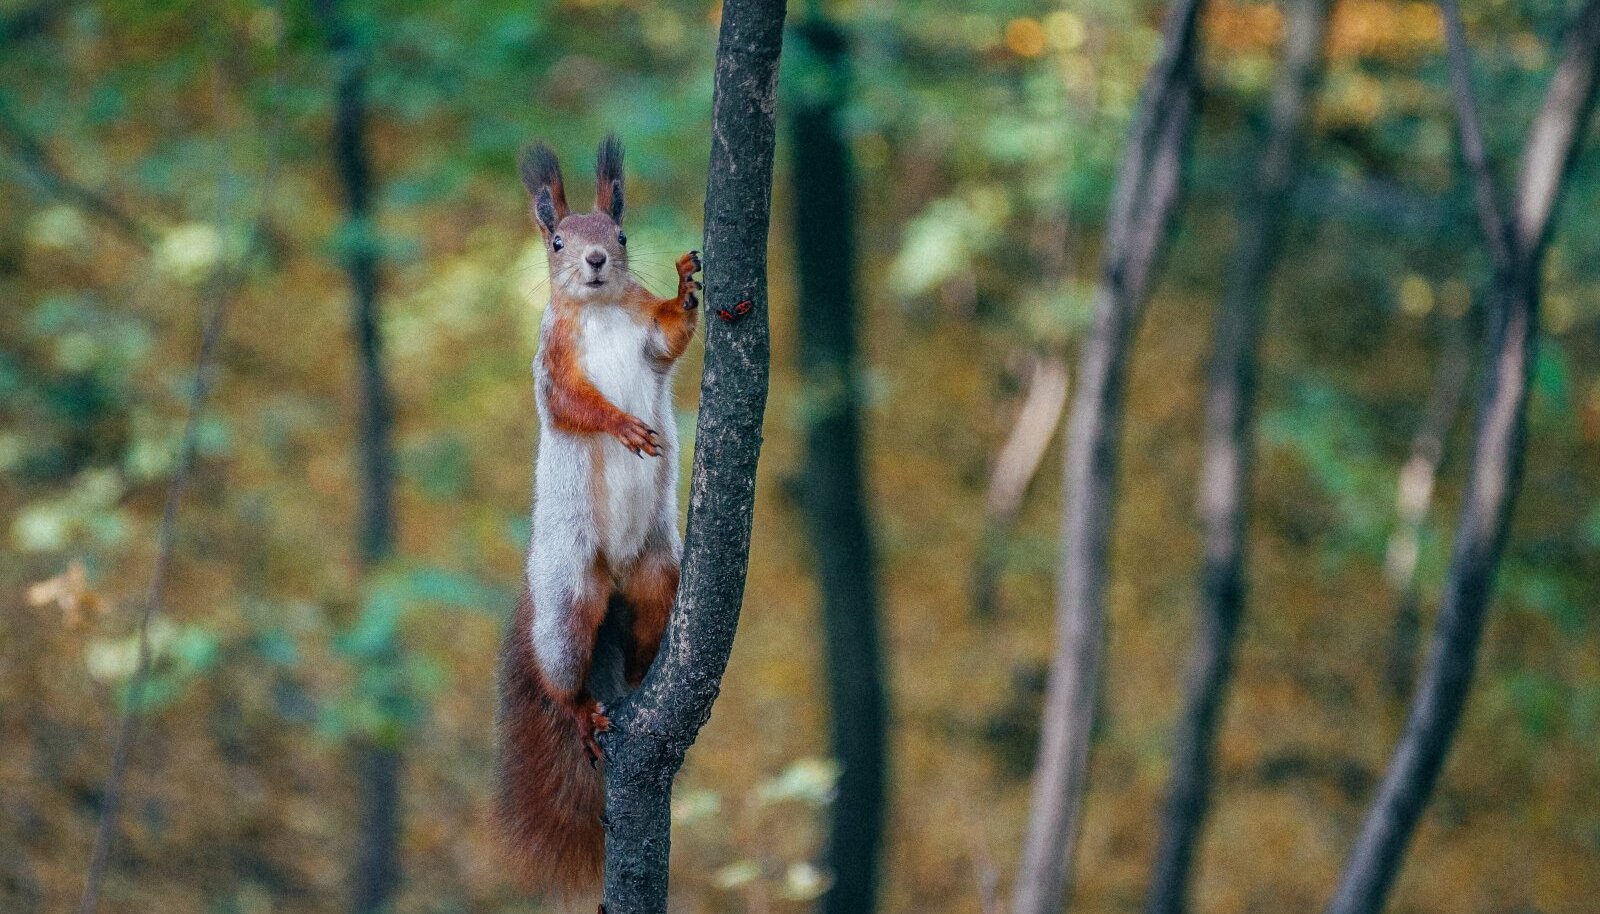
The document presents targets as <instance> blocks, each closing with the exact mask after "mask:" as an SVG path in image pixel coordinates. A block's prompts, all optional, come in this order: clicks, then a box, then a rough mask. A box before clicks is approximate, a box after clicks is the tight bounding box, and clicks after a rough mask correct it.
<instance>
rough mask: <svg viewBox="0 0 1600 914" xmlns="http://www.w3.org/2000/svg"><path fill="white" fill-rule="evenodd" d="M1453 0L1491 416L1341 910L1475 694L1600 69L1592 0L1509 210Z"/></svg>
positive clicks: (1387, 865)
mask: <svg viewBox="0 0 1600 914" xmlns="http://www.w3.org/2000/svg"><path fill="white" fill-rule="evenodd" d="M1440 6H1441V8H1442V9H1443V11H1444V16H1445V35H1446V39H1447V41H1448V43H1449V51H1450V71H1451V73H1450V75H1451V84H1452V87H1453V88H1454V90H1455V97H1456V116H1457V120H1458V126H1459V129H1460V134H1461V148H1462V155H1463V158H1464V159H1465V160H1466V162H1467V166H1468V169H1469V171H1470V173H1471V176H1472V178H1473V183H1474V186H1475V191H1476V196H1477V200H1478V209H1479V220H1480V222H1481V223H1482V228H1483V232H1484V236H1485V238H1486V239H1487V241H1488V246H1489V250H1490V254H1491V255H1492V258H1493V261H1494V265H1495V270H1494V280H1493V285H1492V287H1491V289H1490V292H1489V309H1488V314H1487V326H1486V332H1485V334H1484V335H1485V343H1486V347H1485V359H1484V372H1483V379H1482V381H1481V386H1480V389H1479V394H1478V412H1477V429H1476V432H1475V433H1474V436H1473V443H1472V463H1471V465H1470V467H1469V468H1468V471H1467V485H1466V489H1465V491H1464V492H1463V494H1462V502H1461V517H1460V520H1459V521H1458V523H1457V527H1456V539H1455V547H1454V549H1453V551H1452V553H1451V559H1450V569H1449V572H1448V574H1447V576H1446V578H1445V585H1444V593H1443V596H1442V598H1441V601H1440V605H1439V618H1438V621H1437V623H1436V625H1435V627H1434V632H1433V639H1432V642H1431V644H1430V645H1429V649H1428V659H1427V662H1426V665H1425V666H1424V668H1423V670H1422V678H1421V682H1420V684H1419V685H1418V688H1417V692H1416V694H1415V695H1414V696H1413V698H1412V702H1411V710H1410V713H1409V715H1408V717H1407V719H1406V725H1405V730H1404V732H1403V733H1402V734H1401V736H1400V742H1399V744H1398V745H1397V746H1396V747H1395V751H1394V755H1393V756H1392V757H1391V758H1390V759H1389V767H1388V770H1387V771H1385V772H1384V777H1383V782H1382V783H1381V784H1380V785H1379V787H1378V794H1377V796H1376V797H1375V798H1374V799H1373V802H1372V806H1371V807H1370V808H1369V809H1368V811H1367V817H1366V820H1365V821H1364V822H1363V823H1362V827H1361V834H1360V836H1359V837H1358V838H1357V839H1356V843H1355V847H1354V849H1353V850H1352V851H1351V853H1350V859H1349V861H1347V862H1346V864H1345V869H1344V873H1343V874H1342V875H1341V877H1340V880H1339V888H1338V891H1337V893H1336V894H1335V895H1334V898H1333V901H1332V902H1331V903H1330V904H1329V905H1328V909H1327V910H1328V914H1376V912H1378V911H1381V910H1382V909H1383V906H1384V904H1385V902H1386V901H1387V899H1388V896H1389V891H1390V890H1391V889H1392V888H1393V885H1394V880H1395V876H1396V875H1397V874H1398V873H1399V871H1400V864H1401V861H1402V859H1403V857H1404V856H1405V851H1406V847H1407V845H1408V844H1409V843H1410V841H1411V835H1412V834H1413V832H1415V830H1416V826H1417V821H1418V820H1419V819H1420V818H1421V817H1422V811H1423V809H1424V808H1426V806H1427V804H1428V800H1429V798H1430V797H1431V795H1432V793H1433V787H1434V784H1435V783H1436V782H1437V781H1438V778H1439V773H1440V771H1441V770H1442V769H1443V767H1444V761H1445V757H1446V755H1447V754H1448V753H1449V750H1450V744H1451V742H1452V740H1453V739H1454V737H1455V731H1456V727H1457V726H1458V725H1459V723H1460V721H1461V712H1462V709H1463V708H1464V707H1465V706H1466V701H1467V692H1468V689H1469V688H1470V687H1471V684H1472V674H1473V671H1474V668H1475V667H1476V664H1477V656H1478V645H1479V642H1480V640H1481V638H1482V635H1483V626H1484V619H1485V615H1486V611H1487V609H1488V604H1489V599H1490V597H1491V596H1492V595H1493V591H1494V580H1495V572H1496V571H1497V570H1498V567H1499V563H1500V554H1501V552H1502V550H1503V549H1504V546H1505V539H1506V532H1507V529H1508V527H1509V526H1510V521H1511V511H1512V508H1513V506H1514V505H1515V502H1516V494H1517V487H1518V484H1519V482H1520V481H1521V477H1522V461H1523V451H1524V438H1525V434H1526V419H1527V401H1528V381H1529V376H1530V373H1531V371H1532V367H1533V359H1534V353H1535V344H1536V342H1537V330H1538V311H1539V307H1538V306H1539V288H1540V267H1541V264H1542V261H1543V253H1544V249H1545V245H1546V244H1547V243H1548V241H1549V238H1550V231H1551V225H1552V221H1553V219H1552V217H1553V215H1554V213H1555V209H1556V204H1557V202H1558V201H1559V199H1560V194H1561V190H1562V187H1563V185H1564V184H1565V183H1566V175H1567V172H1568V170H1569V167H1570V165H1571V161H1572V157H1573V154H1574V153H1575V152H1576V150H1577V148H1578V145H1579V143H1580V142H1581V141H1582V138H1583V134H1584V128H1585V126H1586V125H1587V123H1588V119H1589V115H1590V113H1591V111H1592V110H1593V105H1594V92H1595V82H1596V77H1597V75H1600V73H1597V70H1600V67H1597V64H1600V0H1590V2H1589V3H1588V4H1587V5H1586V6H1585V8H1584V10H1583V12H1581V13H1580V14H1579V16H1578V19H1577V21H1576V22H1575V24H1574V25H1573V27H1572V28H1571V29H1570V30H1569V33H1568V35H1567V39H1566V43H1565V48H1564V49H1563V52H1562V55H1561V60H1560V62H1559V63H1558V64H1557V65H1556V71H1555V75H1554V76H1553V77H1552V79H1551V83H1550V89H1549V91H1548V92H1547V93H1546V95H1545V100H1544V105H1543V107H1542V109H1541V110H1540V112H1539V114H1538V116H1537V117H1536V118H1535V119H1534V123H1533V127H1532V128H1531V129H1530V130H1529V134H1528V140H1527V143H1526V144H1525V146H1524V148H1523V153H1522V170H1521V174H1520V177H1519V180H1518V182H1517V195H1516V197H1515V199H1514V201H1513V204H1512V206H1511V207H1510V209H1509V211H1508V210H1507V208H1505V207H1504V206H1503V205H1502V203H1501V202H1500V198H1499V195H1498V193H1497V191H1496V188H1495V182H1494V174H1493V171H1492V168H1491V166H1490V163H1489V161H1488V157H1487V154H1486V152H1485V147H1484V142H1483V131H1482V128H1481V126H1480V124H1479V122H1478V110H1477V102H1476V100H1475V98H1474V93H1473V89H1472V70H1471V57H1470V54H1471V52H1470V51H1469V50H1468V48H1467V43H1466V40H1467V39H1466V29H1465V27H1464V26H1463V25H1462V22H1461V12H1460V10H1459V9H1458V8H1457V6H1456V4H1455V3H1454V2H1452V0H1443V2H1441V3H1440Z"/></svg>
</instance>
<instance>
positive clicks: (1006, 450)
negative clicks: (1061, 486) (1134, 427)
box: [972, 350, 1069, 618]
mask: <svg viewBox="0 0 1600 914" xmlns="http://www.w3.org/2000/svg"><path fill="white" fill-rule="evenodd" d="M1068 379H1069V373H1068V370H1067V360H1066V357H1065V356H1063V355H1062V354H1061V353H1059V352H1056V351H1054V350H1051V351H1049V352H1045V353H1042V354H1040V355H1037V356H1035V357H1034V360H1033V370H1032V371H1031V372H1030V373H1029V377H1028V393H1027V394H1026V395H1025V396H1024V397H1023V400H1022V408H1021V409H1020V410H1018V411H1017V419H1016V422H1015V423H1014V424H1013V425H1012V427H1011V434H1010V435H1009V436H1007V437H1006V441H1005V444H1003V445H1001V447H1000V453H999V454H998V455H997V456H996V457H995V461H994V473H993V475H992V476H990V478H989V490H988V494H987V495H985V497H984V500H983V517H984V521H983V535H982V537H981V538H980V539H979V541H978V558H977V561H975V562H974V563H973V568H972V611H973V614H974V615H976V616H978V617H979V618H990V617H992V616H994V614H995V610H996V608H997V604H998V603H999V591H1000V573H1001V571H1002V570H1003V569H1004V565H1005V561H1004V545H1005V540H1006V538H1007V537H1008V536H1009V535H1010V533H1011V530H1012V529H1013V528H1014V527H1015V526H1016V525H1017V517H1018V515H1020V514H1021V513H1022V500H1023V497H1024V496H1025V495H1026V494H1027V492H1028V486H1029V485H1031V484H1032V483H1033V478H1034V476H1036V475H1037V474H1038V472H1039V465H1040V464H1041V463H1043V462H1044V454H1045V451H1047V450H1049V448H1050V441H1051V439H1053V438H1055V435H1056V429H1057V428H1058V427H1059V426H1060V425H1061V411H1062V409H1063V408H1065V407H1066V404H1067V381H1068Z"/></svg>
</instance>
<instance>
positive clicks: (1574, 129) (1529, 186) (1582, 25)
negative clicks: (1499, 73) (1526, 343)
mask: <svg viewBox="0 0 1600 914" xmlns="http://www.w3.org/2000/svg"><path fill="white" fill-rule="evenodd" d="M1597 54H1600V0H1591V2H1590V3H1589V5H1588V6H1586V7H1584V9H1583V12H1582V13H1580V14H1579V16H1578V20H1577V21H1576V22H1575V23H1573V26H1572V29H1571V30H1570V31H1569V32H1568V33H1567V38H1566V42H1565V45H1564V47H1563V49H1562V52H1561V61H1560V62H1559V63H1557V64H1556V71H1555V74H1554V75H1553V76H1551V78H1550V89H1549V91H1548V92H1546V93H1545V97H1544V105H1543V106H1542V107H1541V108H1540V109H1539V115H1538V117H1536V118H1535V119H1534V121H1533V126H1532V127H1531V128H1530V129H1529V130H1528V141H1527V143H1526V145H1524V146H1523V151H1522V170H1521V173H1520V174H1519V176H1518V179H1517V210H1516V227H1517V238H1518V239H1520V241H1521V245H1520V246H1521V248H1522V250H1523V251H1524V256H1529V257H1537V256H1538V255H1539V253H1540V252H1542V251H1543V249H1544V246H1545V244H1546V243H1547V242H1548V241H1549V238H1550V229H1551V223H1552V221H1553V219H1552V217H1553V215H1554V214H1555V209H1556V200H1557V198H1558V197H1559V196H1560V193H1561V186H1562V183H1563V180H1562V179H1563V178H1564V177H1565V176H1566V173H1567V167H1568V166H1569V165H1570V164H1571V162H1572V157H1573V156H1574V155H1575V154H1576V153H1577V151H1578V146H1579V144H1580V143H1581V142H1582V141H1583V135H1584V129H1585V127H1586V126H1587V125H1588V122H1589V116H1590V113H1591V112H1593V111H1594V94H1595V83H1596V82H1597V80H1600V65H1597V63H1596V56H1597Z"/></svg>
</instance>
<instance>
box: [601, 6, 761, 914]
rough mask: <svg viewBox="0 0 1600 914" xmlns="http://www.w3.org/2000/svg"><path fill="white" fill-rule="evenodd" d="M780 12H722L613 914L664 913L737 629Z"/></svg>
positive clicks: (757, 426) (630, 737) (750, 503)
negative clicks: (683, 775) (684, 788)
mask: <svg viewBox="0 0 1600 914" xmlns="http://www.w3.org/2000/svg"><path fill="white" fill-rule="evenodd" d="M783 17H784V0H726V2H724V3H723V6H722V26H721V36H720V38H719V40H718V43H717V59H716V84H715V89H714V91H713V97H712V103H711V105H712V111H711V137H712V140H711V167H710V176H709V179H708V181H707V186H706V210H705V213H706V215H705V248H704V250H705V266H706V270H705V277H706V310H707V313H708V314H711V315H716V314H718V313H719V312H720V311H724V310H726V311H729V312H730V313H732V312H733V310H734V307H735V305H737V304H739V303H741V302H749V303H750V308H749V309H748V313H747V314H746V315H745V316H744V317H742V318H737V319H736V320H733V321H727V320H721V319H715V320H711V321H708V326H707V328H706V355H705V369H704V373H703V376H702V378H701V383H700V415H699V420H698V424H697V429H696V433H695V449H694V471H693V475H692V476H691V478H690V485H689V528H688V533H687V536H686V537H685V541H684V555H683V574H682V577H681V578H680V580H679V583H678V604H677V607H676V608H675V609H674V611H673V613H672V618H671V620H670V621H669V622H668V624H667V631H666V636H665V639H664V641H663V643H662V647H661V653H660V655H659V656H658V657H657V659H656V662H655V664H654V665H653V666H652V667H651V669H650V673H649V674H648V675H647V676H646V677H645V681H644V684H643V685H642V686H640V688H639V689H638V690H637V691H635V692H634V693H633V694H631V695H629V696H628V697H627V698H626V699H624V700H623V701H622V702H621V703H620V704H619V705H618V706H617V707H616V708H615V709H613V712H612V714H611V731H610V732H608V733H605V734H603V735H602V736H601V745H602V746H603V747H604V749H605V753H606V823H605V830H606V872H605V899H606V901H605V906H606V910H607V912H608V914H664V912H665V911H666V909H667V858H668V850H669V848H670V846H671V821H672V817H671V811H672V804H671V796H672V780H673V778H674V777H675V776H676V774H677V772H678V769H679V767H680V766H681V765H682V764H683V757H684V753H686V752H687V751H688V749H689V746H690V745H691V744H693V743H694V740H695V737H696V736H697V735H698V734H699V732H700V727H701V726H702V725H703V724H704V723H705V722H706V719H707V718H708V717H710V715H711V705H712V703H713V702H714V701H715V700H716V697H717V691H718V689H720V688H721V684H722V674H723V671H724V670H726V669H727V665H728V655H729V653H730V652H731V651H732V649H733V635H734V631H735V629H736V628H737V627H738V624H739V607H740V604H741V602H742V601H743V598H744V581H745V571H746V569H747V567H748V564H749V558H750V526H751V519H752V514H753V512H754V509H755V485H756V461H757V458H758V457H759V456H760V453H761V420H762V414H763V413H764V412H765V410H766V404H767V375H768V365H769V353H770V348H771V339H770V334H769V330H768V324H767V227H768V222H769V219H770V217H771V204H772V150H773V143H774V133H775V129H776V128H775V123H774V116H775V112H776V108H777V90H778V53H779V51H780V50H781V49H782V47H783Z"/></svg>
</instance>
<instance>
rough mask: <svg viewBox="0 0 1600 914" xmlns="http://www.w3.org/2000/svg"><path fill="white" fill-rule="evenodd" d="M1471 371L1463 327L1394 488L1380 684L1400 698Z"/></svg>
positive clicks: (1412, 672) (1409, 675)
mask: <svg viewBox="0 0 1600 914" xmlns="http://www.w3.org/2000/svg"><path fill="white" fill-rule="evenodd" d="M1471 372H1472V354H1471V351H1470V348H1469V345H1468V343H1467V334H1466V331H1465V328H1464V327H1461V326H1457V327H1455V328H1453V329H1452V330H1451V333H1450V341H1449V342H1448V343H1447V344H1446V346H1445V351H1444V354H1443V355H1442V356H1441V357H1440V359H1439V366H1438V368H1436V369H1435V370H1434V373H1433V387H1432V389H1431V390H1430V391H1429V393H1428V404H1427V406H1426V407H1424V409H1423V412H1422V421H1421V422H1420V423H1419V424H1418V425H1417V433H1416V435H1415V436H1413V437H1412V439H1411V451H1410V455H1409V456H1408V457H1407V458H1406V462H1405V465H1404V466H1403V467H1401V468H1400V479H1399V482H1398V483H1397V485H1396V487H1395V490H1396V491H1395V524H1394V530H1393V532H1391V533H1390V534H1389V544H1388V547H1387V549H1386V550H1385V552H1384V560H1383V572H1384V576H1385V577H1387V578H1388V579H1389V586H1390V587H1392V588H1394V592H1395V594H1396V596H1397V603H1396V606H1395V615H1394V631H1393V632H1392V633H1391V634H1390V638H1389V656H1388V658H1387V659H1386V662H1385V664H1384V677H1383V678H1384V684H1385V686H1386V687H1387V688H1388V690H1389V694H1390V695H1391V696H1393V697H1394V698H1396V699H1404V698H1405V697H1406V696H1407V695H1410V694H1411V689H1412V687H1413V686H1414V685H1415V684H1416V664H1417V648H1418V647H1419V646H1420V645H1419V642H1418V635H1419V634H1420V632H1421V622H1420V619H1421V610H1422V582H1421V580H1420V579H1419V578H1418V577H1417V563H1418V561H1419V559H1420V557H1421V554H1422V530H1423V527H1424V526H1426V524H1427V521H1428V512H1429V509H1430V508H1431V506H1432V505H1433V491H1434V482H1435V481H1436V480H1437V478H1438V476H1439V466H1440V464H1441V463H1443V462H1444V446H1445V441H1446V440H1448V439H1449V437H1450V429H1451V428H1452V427H1454V426H1455V424H1456V415H1457V414H1458V413H1459V412H1460V411H1461V400H1462V396H1461V395H1462V393H1463V392H1464V391H1465V390H1466V385H1467V378H1468V376H1469V375H1470V374H1471Z"/></svg>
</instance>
